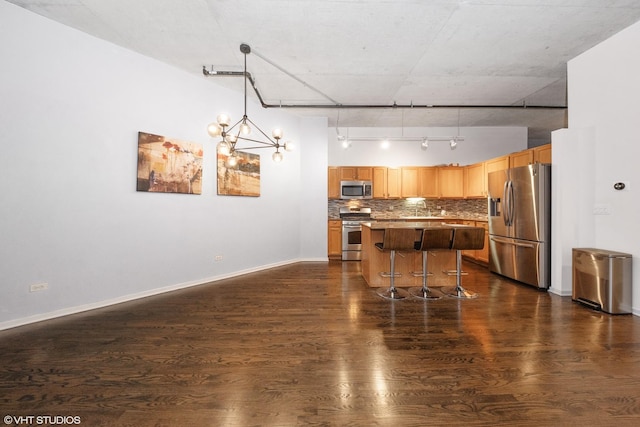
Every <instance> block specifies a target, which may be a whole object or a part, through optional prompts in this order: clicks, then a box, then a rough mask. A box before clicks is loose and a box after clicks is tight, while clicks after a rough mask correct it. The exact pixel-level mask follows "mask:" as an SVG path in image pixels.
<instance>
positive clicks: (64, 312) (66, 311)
mask: <svg viewBox="0 0 640 427" xmlns="http://www.w3.org/2000/svg"><path fill="white" fill-rule="evenodd" d="M327 261H328V258H327V259H322V258H318V259H294V260H288V261H282V262H278V263H274V264H268V265H262V266H258V267H253V268H248V269H246V270H240V271H234V272H232V273H227V274H223V275H219V276H214V277H207V278H203V279H199V280H194V281H191V282H184V283H177V284H174V285H169V286H164V287H162V288H155V289H149V290H148V291H143V292H137V293H135V294H128V295H122V296H120V297H116V298H111V299H108V300H104V301H98V302H95V303H90V304H83V305H78V306H75V307H67V308H62V309H60V310H54V311H50V312H47V313H40V314H35V315H33V316H27V317H22V318H19V319H14V320H8V321H6V322H1V323H0V331H2V330H5V329H11V328H17V327H18V326H24V325H28V324H31V323H37V322H43V321H45V320H51V319H55V318H58V317H63V316H69V315H71V314H77V313H82V312H84V311H90V310H95V309H98V308H104V307H108V306H110V305H115V304H121V303H123V302H128V301H134V300H137V299H140V298H146V297H150V296H154V295H159V294H164V293H167V292H172V291H177V290H180V289H185V288H190V287H193V286H199V285H204V284H207V283H211V282H217V281H220V280H224V279H229V278H232V277H237V276H242V275H244V274H249V273H255V272H258V271H263V270H269V269H271V268H275V267H281V266H284V265H289V264H295V263H297V262H327Z"/></svg>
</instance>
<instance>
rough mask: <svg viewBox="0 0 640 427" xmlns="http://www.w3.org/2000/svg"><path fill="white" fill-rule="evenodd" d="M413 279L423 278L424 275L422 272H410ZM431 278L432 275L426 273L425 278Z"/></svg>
mask: <svg viewBox="0 0 640 427" xmlns="http://www.w3.org/2000/svg"><path fill="white" fill-rule="evenodd" d="M410 273H411V275H412V276H413V277H424V273H423V272H422V271H411V272H410ZM429 276H433V273H431V272H427V277H429Z"/></svg>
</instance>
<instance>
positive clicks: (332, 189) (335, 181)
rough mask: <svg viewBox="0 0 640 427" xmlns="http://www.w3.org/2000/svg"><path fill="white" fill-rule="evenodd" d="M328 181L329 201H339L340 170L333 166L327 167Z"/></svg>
mask: <svg viewBox="0 0 640 427" xmlns="http://www.w3.org/2000/svg"><path fill="white" fill-rule="evenodd" d="M327 175H328V181H329V188H328V193H329V198H330V199H339V198H340V168H338V167H335V166H329V169H328V172H327Z"/></svg>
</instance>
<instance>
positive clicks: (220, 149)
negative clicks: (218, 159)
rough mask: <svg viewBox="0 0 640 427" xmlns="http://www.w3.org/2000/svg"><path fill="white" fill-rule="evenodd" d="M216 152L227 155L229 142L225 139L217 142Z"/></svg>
mask: <svg viewBox="0 0 640 427" xmlns="http://www.w3.org/2000/svg"><path fill="white" fill-rule="evenodd" d="M218 153H220V154H222V155H225V156H228V155H229V144H227V143H226V142H225V141H220V142H219V143H218Z"/></svg>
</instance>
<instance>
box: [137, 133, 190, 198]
mask: <svg viewBox="0 0 640 427" xmlns="http://www.w3.org/2000/svg"><path fill="white" fill-rule="evenodd" d="M137 190H138V191H148V192H154V193H186V194H202V144H197V143H193V142H185V141H179V140H177V139H173V138H167V137H165V136H160V135H153V134H151V133H144V132H138V185H137Z"/></svg>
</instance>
